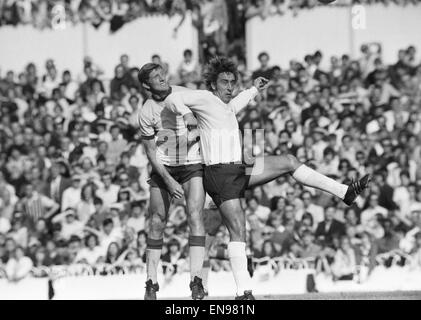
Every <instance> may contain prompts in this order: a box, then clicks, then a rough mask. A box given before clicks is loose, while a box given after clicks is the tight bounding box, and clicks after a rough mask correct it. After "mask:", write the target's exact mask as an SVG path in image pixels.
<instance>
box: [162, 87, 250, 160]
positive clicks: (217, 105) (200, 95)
mask: <svg viewBox="0 0 421 320" xmlns="http://www.w3.org/2000/svg"><path fill="white" fill-rule="evenodd" d="M257 93H258V90H257V88H256V87H252V88H250V89H247V90H244V91H242V92H241V93H240V94H238V95H237V96H236V97H235V98H234V99H232V100H231V101H230V102H229V103H228V104H226V103H224V102H223V101H222V100H221V99H219V98H218V97H217V96H216V95H214V94H213V93H212V92H210V91H207V90H191V91H179V92H173V93H172V94H170V95H169V96H168V97H167V98H166V100H165V101H166V102H168V103H167V104H166V105H167V107H168V108H169V109H170V110H171V111H173V112H175V113H177V114H179V115H182V116H184V115H186V114H189V113H192V112H193V114H194V115H195V117H196V119H197V121H198V128H199V131H200V144H201V151H202V155H203V159H204V162H205V164H206V165H212V164H218V163H241V162H242V147H241V146H242V144H241V140H240V133H239V127H238V121H237V117H236V113H238V112H239V111H240V110H241V109H243V108H244V107H246V106H247V105H248V103H249V102H250V100H252V99H253V98H254V97H256V95H257Z"/></svg>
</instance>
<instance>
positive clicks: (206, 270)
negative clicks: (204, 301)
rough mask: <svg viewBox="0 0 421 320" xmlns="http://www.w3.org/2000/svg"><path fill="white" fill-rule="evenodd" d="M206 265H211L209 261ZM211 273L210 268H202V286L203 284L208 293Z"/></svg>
mask: <svg viewBox="0 0 421 320" xmlns="http://www.w3.org/2000/svg"><path fill="white" fill-rule="evenodd" d="M205 262H206V261H205ZM206 263H209V261H207V262H206ZM209 271H210V267H207V266H206V267H203V268H202V284H203V288H204V289H205V291H207V292H209V290H208V278H209Z"/></svg>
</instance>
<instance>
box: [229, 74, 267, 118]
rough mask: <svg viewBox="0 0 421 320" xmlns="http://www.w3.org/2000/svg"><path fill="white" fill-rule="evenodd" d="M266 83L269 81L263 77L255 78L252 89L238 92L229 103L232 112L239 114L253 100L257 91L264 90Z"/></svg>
mask: <svg viewBox="0 0 421 320" xmlns="http://www.w3.org/2000/svg"><path fill="white" fill-rule="evenodd" d="M268 82H269V80H267V79H265V78H263V77H259V78H257V79H256V80H254V85H253V87H251V88H250V89H247V90H244V91H242V92H240V93H239V94H238V95H237V96H236V97H235V98H234V99H232V100H231V101H230V103H229V106H231V108H232V110H233V111H234V112H235V113H238V112H240V111H241V110H242V109H244V108H245V107H246V106H247V105H248V104H249V102H250V100H252V99H254V98H255V97H256V96H257V94H258V93H259V91H262V90H264V89H266V85H267V83H268Z"/></svg>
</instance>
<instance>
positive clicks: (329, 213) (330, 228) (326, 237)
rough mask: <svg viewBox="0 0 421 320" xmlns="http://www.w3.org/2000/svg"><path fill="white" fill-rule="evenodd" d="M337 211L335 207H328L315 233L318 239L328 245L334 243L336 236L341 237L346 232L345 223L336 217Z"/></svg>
mask: <svg viewBox="0 0 421 320" xmlns="http://www.w3.org/2000/svg"><path fill="white" fill-rule="evenodd" d="M335 213H336V208H335V207H332V206H330V207H327V208H326V209H325V219H324V221H322V222H320V223H319V224H318V226H317V229H316V233H315V236H316V239H317V240H318V241H320V242H321V243H322V244H323V245H325V246H328V247H331V246H332V245H333V237H334V236H339V237H341V236H344V235H345V233H346V231H345V226H344V224H343V223H342V222H340V221H338V220H336V219H335V218H334V216H335Z"/></svg>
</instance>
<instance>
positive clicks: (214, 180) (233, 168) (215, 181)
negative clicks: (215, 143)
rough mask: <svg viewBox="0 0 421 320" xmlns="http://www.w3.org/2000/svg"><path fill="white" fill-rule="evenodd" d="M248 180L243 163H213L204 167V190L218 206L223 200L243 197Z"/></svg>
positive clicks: (248, 176)
mask: <svg viewBox="0 0 421 320" xmlns="http://www.w3.org/2000/svg"><path fill="white" fill-rule="evenodd" d="M249 181H250V175H246V165H245V164H215V165H210V166H205V169H204V177H203V184H204V186H205V190H206V192H207V193H208V194H209V195H210V196H211V198H212V200H213V201H214V202H215V204H216V205H217V206H218V208H219V206H220V205H221V204H222V203H223V202H224V201H227V200H232V199H240V198H244V193H245V191H246V189H247V188H248V184H249Z"/></svg>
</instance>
